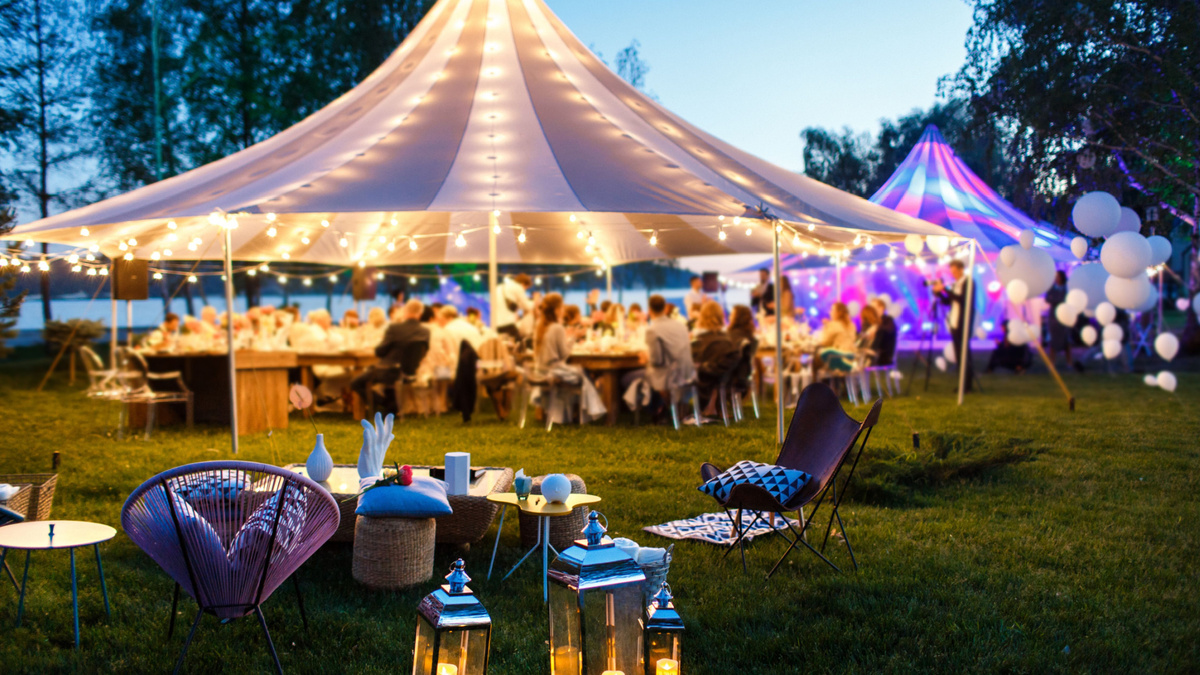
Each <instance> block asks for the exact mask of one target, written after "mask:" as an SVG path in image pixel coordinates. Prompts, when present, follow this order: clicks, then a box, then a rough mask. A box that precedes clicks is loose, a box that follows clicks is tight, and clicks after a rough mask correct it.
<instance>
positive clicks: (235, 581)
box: [121, 462, 339, 673]
mask: <svg viewBox="0 0 1200 675" xmlns="http://www.w3.org/2000/svg"><path fill="white" fill-rule="evenodd" d="M338 520H339V514H338V505H337V502H336V501H334V499H333V497H332V496H331V495H330V494H329V493H328V492H326V491H325V490H323V489H321V487H320V486H318V485H317V484H316V483H314V482H312V481H311V480H309V479H308V478H305V477H304V476H301V475H299V474H296V473H292V472H291V471H287V470H284V469H280V468H278V467H274V466H269V465H266V464H256V463H253V462H200V463H198V464H189V465H187V466H181V467H178V468H175V469H171V470H170V471H166V472H164V473H161V474H159V475H157V476H155V477H153V478H151V479H150V480H148V481H146V482H145V483H142V485H141V486H139V487H138V488H137V489H136V490H134V491H133V493H132V494H130V495H129V498H128V499H126V500H125V506H124V507H123V508H122V509H121V526H122V527H123V528H124V529H125V533H126V534H128V535H129V538H130V539H132V540H133V541H134V543H136V544H137V545H138V546H139V547H141V549H142V550H143V551H145V552H146V554H147V555H149V556H150V557H151V558H153V559H154V562H156V563H158V564H159V566H160V567H162V568H163V570H164V571H166V573H167V574H168V575H170V577H171V578H172V579H174V580H175V597H174V600H173V601H172V603H171V622H170V627H169V628H168V631H167V638H168V639H170V637H171V635H172V634H173V633H174V630H175V610H176V608H177V607H178V604H179V589H180V588H181V587H182V588H183V590H184V591H186V592H187V594H188V595H190V596H192V597H193V598H195V599H196V603H197V604H198V605H199V606H200V607H199V610H198V611H197V612H196V620H195V621H194V622H193V623H192V629H191V631H190V632H188V636H187V640H186V641H185V642H184V643H183V650H182V651H181V652H180V653H179V660H178V661H177V662H176V664H175V672H178V671H179V669H180V667H181V666H182V665H183V660H184V657H186V656H187V650H188V646H189V645H191V643H192V637H193V636H195V634H196V628H197V627H199V625H200V618H201V617H202V616H204V613H205V612H207V613H209V614H212V615H214V616H216V617H217V618H218V619H221V620H222V622H224V621H227V620H230V619H236V618H240V617H243V616H247V615H249V614H251V613H253V614H254V615H255V616H257V617H258V622H259V625H261V626H262V630H263V634H264V635H265V636H266V638H267V647H268V648H269V649H270V651H271V658H272V659H274V661H275V670H276V671H277V672H279V673H282V672H283V668H282V667H281V666H280V664H279V655H278V654H277V653H276V652H275V644H274V643H273V642H272V641H271V632H270V631H269V630H267V621H266V619H265V618H263V613H262V610H261V609H260V605H262V603H263V602H264V601H266V599H267V598H269V597H270V596H271V593H272V592H273V591H274V590H275V589H276V588H278V587H279V586H280V585H281V584H283V582H285V581H287V579H288V577H289V576H291V575H292V573H293V572H295V571H296V570H297V569H298V568H299V567H300V565H302V564H304V561H305V560H307V559H308V557H309V556H310V555H312V554H313V552H314V551H316V550H317V549H318V548H320V547H321V545H322V544H324V543H325V541H326V540H328V539H329V538H330V537H331V536H333V533H334V532H335V531H336V530H337V527H338ZM292 581H293V585H294V587H295V589H296V598H297V601H298V602H299V604H300V616H301V619H302V620H303V621H304V627H305V630H307V629H308V619H307V617H306V616H305V615H304V600H303V598H302V596H301V595H300V586H299V583H298V582H297V581H296V579H295V577H292Z"/></svg>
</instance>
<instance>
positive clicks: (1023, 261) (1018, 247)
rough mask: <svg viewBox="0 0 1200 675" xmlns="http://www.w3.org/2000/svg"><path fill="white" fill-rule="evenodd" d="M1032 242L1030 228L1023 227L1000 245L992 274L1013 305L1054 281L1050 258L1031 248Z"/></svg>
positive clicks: (1039, 291)
mask: <svg viewBox="0 0 1200 675" xmlns="http://www.w3.org/2000/svg"><path fill="white" fill-rule="evenodd" d="M1033 242H1034V236H1033V231H1031V230H1024V231H1022V232H1021V234H1020V235H1019V238H1018V243H1016V244H1011V245H1009V246H1005V247H1004V248H1002V249H1000V264H999V265H998V266H997V267H996V276H997V277H999V279H1000V282H1001V283H1002V284H1004V294H1005V295H1006V296H1008V299H1009V301H1010V302H1012V303H1013V304H1016V305H1019V304H1021V303H1023V302H1025V301H1026V300H1028V299H1029V298H1033V297H1037V296H1039V295H1041V294H1043V293H1045V292H1046V291H1048V290H1050V287H1051V286H1053V285H1054V258H1051V257H1050V254H1049V253H1046V252H1045V251H1043V250H1042V249H1040V248H1034V246H1033ZM1010 330H1011V327H1010Z"/></svg>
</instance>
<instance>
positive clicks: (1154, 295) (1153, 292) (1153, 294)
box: [1133, 284, 1158, 312]
mask: <svg viewBox="0 0 1200 675" xmlns="http://www.w3.org/2000/svg"><path fill="white" fill-rule="evenodd" d="M1155 307H1158V289H1157V288H1155V287H1154V284H1150V293H1149V294H1148V295H1146V301H1145V302H1143V303H1142V304H1140V305H1138V306H1137V307H1134V308H1133V311H1135V312H1149V311H1150V310H1152V309H1154V308H1155Z"/></svg>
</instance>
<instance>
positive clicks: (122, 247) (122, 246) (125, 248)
mask: <svg viewBox="0 0 1200 675" xmlns="http://www.w3.org/2000/svg"><path fill="white" fill-rule="evenodd" d="M117 248H119V249H121V250H122V251H128V250H129V244H126V243H125V242H121V243H119V244H117Z"/></svg>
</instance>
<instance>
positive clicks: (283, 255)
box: [280, 251, 292, 260]
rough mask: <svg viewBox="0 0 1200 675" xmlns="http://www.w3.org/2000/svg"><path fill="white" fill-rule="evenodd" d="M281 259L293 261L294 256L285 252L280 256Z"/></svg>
mask: <svg viewBox="0 0 1200 675" xmlns="http://www.w3.org/2000/svg"><path fill="white" fill-rule="evenodd" d="M280 257H281V258H283V259H284V260H291V259H292V254H290V253H288V252H287V251H284V252H283V253H282V254H280Z"/></svg>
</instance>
